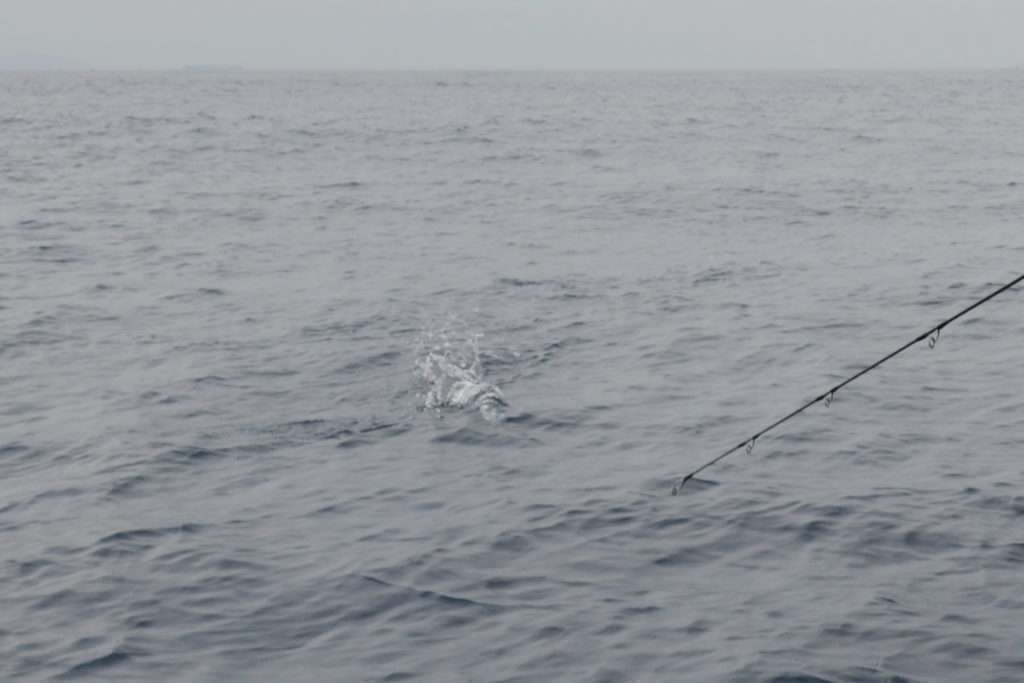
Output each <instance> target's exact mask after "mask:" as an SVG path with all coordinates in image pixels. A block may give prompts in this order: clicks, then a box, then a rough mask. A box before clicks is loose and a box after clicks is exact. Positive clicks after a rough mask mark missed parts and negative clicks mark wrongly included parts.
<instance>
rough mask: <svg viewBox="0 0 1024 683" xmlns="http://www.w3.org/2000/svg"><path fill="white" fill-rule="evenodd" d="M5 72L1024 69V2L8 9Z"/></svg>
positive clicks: (665, 0)
mask: <svg viewBox="0 0 1024 683" xmlns="http://www.w3.org/2000/svg"><path fill="white" fill-rule="evenodd" d="M0 60H3V61H5V62H6V63H7V64H8V65H10V64H12V63H16V62H19V61H20V62H25V61H34V62H38V63H41V64H47V63H59V61H60V60H63V61H64V62H67V63H77V64H79V65H82V66H90V67H115V68H161V67H171V68H176V67H180V66H182V65H186V64H224V65H239V66H245V67H253V68H341V69H364V68H365V69H381V68H384V69H392V68H456V69H462V68H466V69H482V68H682V69H686V68H743V69H746V68H886V67H904V68H905V67H909V68H917V67H1024V0H0ZM54 60H58V61H57V62H55V61H54Z"/></svg>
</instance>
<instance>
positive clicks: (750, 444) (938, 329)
mask: <svg viewBox="0 0 1024 683" xmlns="http://www.w3.org/2000/svg"><path fill="white" fill-rule="evenodd" d="M1022 281H1024V275H1021V276H1020V277H1018V278H1017V279H1016V280H1014V281H1013V282H1009V283H1007V284H1005V285H1003V286H1002V287H1000V288H999V289H997V290H996V291H994V292H992V293H991V294H989V295H988V296H986V297H984V298H982V299H979V300H978V301H975V302H974V303H973V304H971V305H970V306H968V307H967V308H965V309H963V310H962V311H960V312H959V313H957V314H956V315H954V316H952V317H950V318H946V319H945V320H943V321H942V322H941V323H939V324H938V325H936V326H934V327H932V328H929V329H928V331H927V332H924V333H922V334H921V335H919V336H917V337H915V338H914V339H912V340H910V341H908V342H907V343H906V344H904V345H903V346H901V347H900V348H898V349H896V350H895V351H893V352H892V353H890V354H889V355H887V356H885V357H884V358H882V359H880V360H877V361H875V362H874V363H872V364H871V365H869V366H867V367H866V368H864V369H863V370H861V371H860V372H858V373H857V374H855V375H852V376H850V377H848V378H846V379H844V380H843V381H842V382H840V383H839V384H837V385H835V386H834V387H832V388H831V389H829V390H828V391H826V392H825V393H823V394H821V395H820V396H817V397H815V398H812V399H811V400H810V401H808V402H807V403H805V404H803V405H802V406H800V407H799V408H797V409H796V410H794V411H793V412H791V413H790V414H788V415H786V416H785V417H783V418H780V419H778V420H776V421H775V422H773V423H771V424H770V425H768V426H767V427H765V428H764V429H762V430H761V431H759V432H757V433H756V434H754V435H753V436H751V437H750V438H748V439H746V440H745V441H743V442H741V443H738V444H736V445H735V446H733V447H732V448H730V449H729V450H727V451H725V452H724V453H722V454H721V455H718V456H716V457H714V458H712V459H711V460H708V461H707V462H706V463H704V464H703V465H701V466H700V467H698V468H697V469H695V470H694V471H692V472H690V473H689V474H687V475H686V476H685V477H683V478H682V479H680V480H679V482H678V483H676V485H675V486H673V487H672V495H673V496H674V495H677V494H678V493H679V492H680V491H681V490H682V489H683V487H684V486H686V482H688V481H690V480H691V479H693V478H694V477H695V476H697V475H698V474H700V473H701V472H703V471H704V470H706V469H707V468H709V467H711V466H712V465H715V464H717V463H718V462H719V461H721V460H724V459H725V458H727V457H729V456H730V455H732V454H733V453H735V452H736V451H739V450H741V449H744V448H745V449H746V450H747V452H748V453H749V452H750V451H752V450H753V449H754V444H755V443H757V440H758V439H760V438H761V437H762V436H764V435H765V434H767V433H768V432H770V431H772V430H773V429H775V428H776V427H778V426H779V425H781V424H783V423H785V422H789V421H790V420H792V419H793V418H794V417H796V416H797V415H799V414H800V413H802V412H804V411H805V410H807V409H808V408H810V407H811V406H813V405H814V404H815V403H819V402H821V401H824V402H825V403H826V405H828V404H831V403H832V399H833V398H835V395H836V392H837V391H839V390H840V389H842V388H843V387H845V386H846V385H847V384H850V383H851V382H853V381H854V380H856V379H859V378H861V377H863V376H864V375H866V374H868V373H869V372H871V371H872V370H874V369H875V368H877V367H879V366H881V365H882V364H884V363H885V362H886V361H889V360H891V359H892V358H895V357H896V356H898V355H900V354H901V353H903V352H904V351H906V350H907V349H909V348H910V347H911V346H914V345H915V344H919V343H921V342H923V341H924V340H925V339H928V345H929V346H932V347H934V346H935V343H936V342H937V341H938V339H939V335H940V334H941V333H942V328H944V327H946V326H947V325H949V324H950V323H952V322H954V321H955V320H958V319H959V318H962V317H963V316H965V315H967V314H968V313H970V312H971V311H973V310H974V309H975V308H977V307H978V306H981V305H982V304H984V303H986V302H988V301H990V300H992V299H994V298H996V297H997V296H999V295H1000V294H1002V293H1003V292H1005V291H1007V290H1009V289H1011V288H1013V287H1014V286H1015V285H1017V284H1020V283H1021V282H1022Z"/></svg>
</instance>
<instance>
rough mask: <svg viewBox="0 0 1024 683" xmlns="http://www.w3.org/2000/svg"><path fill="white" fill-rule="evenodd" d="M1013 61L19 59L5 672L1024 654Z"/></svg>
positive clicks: (2, 453)
mask: <svg viewBox="0 0 1024 683" xmlns="http://www.w3.org/2000/svg"><path fill="white" fill-rule="evenodd" d="M1022 112H1024V72H1021V71H1004V72H997V71H993V72H963V73H958V72H925V73H913V72H898V73H897V72H893V73H884V72H875V73H863V74H859V73H845V72H828V73H825V72H823V73H812V72H806V73H781V72H766V73H627V72H622V73H548V74H541V73H406V74H402V73H383V74H358V73H266V74H264V73H250V72H234V73H232V72H224V73H187V72H181V73H65V74H59V73H49V74H47V73H31V74H30V73H5V74H2V75H0V679H2V680H53V679H58V680H64V679H81V680H102V681H134V680H167V681H225V680H231V681H371V682H374V681H452V682H463V681H465V682H488V683H489V682H496V681H507V682H511V681H517V682H526V681H538V682H541V681H545V682H546V681H593V682H594V683H598V682H600V683H612V682H617V681H622V682H626V681H631V682H632V681H729V682H748V681H749V682H761V681H771V682H774V683H784V682H785V683H797V682H803V683H811V682H818V683H820V682H825V681H828V682H832V683H838V682H857V683H860V682H878V683H880V682H882V681H900V682H915V683H919V682H924V681H991V682H996V681H1000V682H1007V683H1010V682H1019V681H1022V680H1024V491H1022V480H1024V460H1022V456H1024V453H1022V450H1024V394H1022V389H1021V388H1022V386H1024V343H1022V341H1024V292H1020V291H1012V292H1009V293H1008V294H1006V295H1004V296H1003V297H1001V298H999V299H996V300H994V301H993V302H991V303H990V304H988V305H986V306H985V307H983V308H981V309H978V310H977V311H976V312H974V313H972V314H970V315H969V316H968V317H967V318H966V319H964V320H962V321H959V322H958V323H956V324H955V325H953V326H951V327H949V328H947V329H946V330H944V332H943V334H942V337H941V339H940V341H939V343H938V345H937V346H936V347H935V348H934V349H929V348H928V347H927V345H925V344H921V345H919V346H917V347H914V348H913V349H911V350H910V351H908V352H907V353H906V354H905V355H903V356H900V357H899V358H897V359H896V360H894V361H892V362H891V363H889V364H887V365H886V366H884V367H883V368H882V369H880V370H878V371H877V372H874V373H872V374H870V375H868V376H866V377H864V378H863V379H861V380H859V381H858V382H857V383H855V384H853V385H851V386H850V387H848V388H847V389H846V390H844V391H842V392H840V393H839V394H838V395H837V397H836V401H835V403H834V404H833V405H832V406H831V407H829V408H825V407H824V406H821V405H819V406H816V407H815V408H813V409H811V410H810V411H808V413H806V414H805V415H803V416H801V417H800V418H797V419H796V420H794V421H793V422H791V423H789V424H787V425H785V426H784V427H782V428H780V429H779V430H777V431H775V432H773V434H772V435H771V436H766V437H764V438H763V439H761V440H760V441H759V442H758V444H757V447H756V449H755V450H754V451H753V452H752V453H751V454H750V455H746V454H742V453H741V454H738V455H736V456H733V457H732V458H730V459H728V460H726V461H724V462H723V463H721V464H720V465H718V466H717V467H715V468H713V469H710V470H708V471H706V472H704V473H703V474H702V478H703V481H698V482H694V483H692V484H690V485H688V486H687V488H686V489H684V491H683V493H682V495H680V496H678V497H672V496H671V495H669V494H670V490H671V487H672V484H673V482H674V481H675V480H676V478H677V477H678V476H680V475H682V474H685V473H686V472H687V471H689V470H691V469H693V468H695V467H697V466H698V465H700V464H701V463H702V462H704V461H706V460H707V459H709V458H711V457H713V456H714V455H716V454H718V453H719V452H721V451H722V450H724V449H725V448H727V447H729V446H731V445H733V444H735V443H737V442H739V441H742V440H743V439H745V438H746V437H747V436H749V435H750V434H751V433H753V432H755V431H757V430H758V429H759V428H760V427H762V426H764V425H765V424H767V423H769V422H771V421H773V420H774V419H776V418H778V417H781V416H782V415H784V414H785V413H787V412H788V411H789V410H791V409H792V408H795V407H796V406H798V405H799V404H800V403H801V402H803V401H804V400H806V399H809V398H811V397H813V396H816V395H818V394H819V393H820V392H821V391H822V390H823V389H825V388H827V387H829V386H831V385H832V384H834V383H835V382H836V381H837V380H839V379H841V378H843V377H844V376H846V375H849V374H852V373H853V372H855V371H856V370H858V369H860V368H862V367H864V366H865V365H867V364H868V363H870V362H872V361H874V360H876V359H877V358H879V357H881V356H882V355H884V354H886V353H888V352H889V351H891V350H893V349H894V348H896V347H898V346H899V345H901V344H902V343H904V342H906V341H908V340H910V339H912V338H914V337H915V336H916V335H918V334H919V333H921V332H923V331H924V330H925V329H927V328H928V327H929V326H931V325H933V324H936V323H937V322H939V321H940V320H942V319H943V318H945V317H946V316H948V315H950V314H952V313H955V312H956V311H957V310H959V309H960V308H962V307H964V306H966V305H968V304H969V303H971V302H972V301H973V300H975V299H977V298H980V297H981V296H983V295H985V294H986V293H988V292H989V291H991V290H993V289H995V288H996V287H998V286H999V285H1000V284H1002V283H1004V282H1007V281H1009V280H1011V279H1013V278H1014V277H1016V276H1018V275H1020V274H1021V273H1022V272H1024V224H1022V217H1024V116H1022Z"/></svg>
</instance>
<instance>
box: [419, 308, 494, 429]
mask: <svg viewBox="0 0 1024 683" xmlns="http://www.w3.org/2000/svg"><path fill="white" fill-rule="evenodd" d="M482 338H483V334H481V333H479V332H477V333H469V332H467V331H466V326H465V324H464V323H462V322H461V321H460V320H459V319H457V318H452V319H450V320H449V321H448V323H447V324H446V325H444V326H442V327H441V328H440V329H437V330H427V331H424V333H423V334H422V336H421V337H420V340H419V344H418V347H419V348H418V350H417V354H416V363H415V372H416V376H417V377H418V378H419V379H420V381H422V382H423V385H424V390H423V393H422V396H423V407H424V408H429V409H432V410H436V411H441V410H443V409H445V408H452V409H460V410H462V409H467V408H468V409H477V410H479V411H480V414H481V415H482V416H483V417H484V419H486V420H488V421H490V422H496V421H499V420H501V419H503V418H504V408H505V406H506V405H507V404H506V402H505V397H504V395H503V394H502V392H501V389H500V388H498V387H497V386H496V385H495V384H492V383H491V382H488V381H487V380H486V379H485V377H484V364H483V360H482V357H481V353H480V340H481V339H482Z"/></svg>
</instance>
